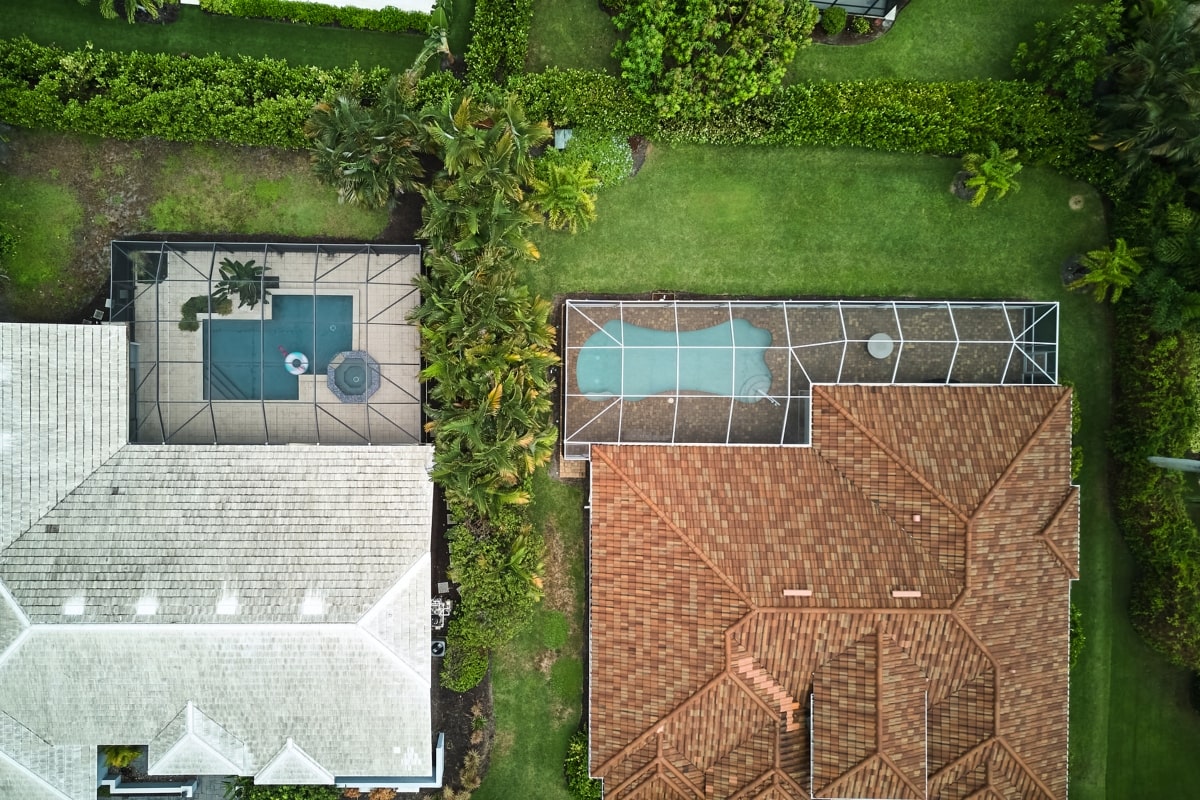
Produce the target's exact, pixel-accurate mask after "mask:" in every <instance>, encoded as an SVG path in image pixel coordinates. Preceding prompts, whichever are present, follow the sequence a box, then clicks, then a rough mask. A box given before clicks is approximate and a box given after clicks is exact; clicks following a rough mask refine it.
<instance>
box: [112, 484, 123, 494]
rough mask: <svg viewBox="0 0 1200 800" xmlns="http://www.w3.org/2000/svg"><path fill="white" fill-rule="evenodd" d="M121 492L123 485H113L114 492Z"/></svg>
mask: <svg viewBox="0 0 1200 800" xmlns="http://www.w3.org/2000/svg"><path fill="white" fill-rule="evenodd" d="M120 493H121V487H120V486H114V487H112V494H120Z"/></svg>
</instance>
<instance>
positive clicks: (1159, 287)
mask: <svg viewBox="0 0 1200 800" xmlns="http://www.w3.org/2000/svg"><path fill="white" fill-rule="evenodd" d="M1134 288H1135V290H1136V291H1137V295H1138V298H1139V299H1140V300H1141V301H1142V302H1143V303H1144V304H1145V305H1146V308H1147V309H1148V310H1149V312H1150V314H1149V321H1150V328H1151V329H1152V330H1153V331H1154V332H1155V333H1174V332H1177V331H1182V330H1194V329H1195V328H1196V327H1197V325H1198V324H1200V291H1196V290H1195V289H1189V288H1186V287H1185V286H1184V285H1183V284H1181V283H1180V282H1179V281H1178V280H1176V279H1175V278H1174V277H1173V276H1172V275H1171V274H1169V273H1168V271H1167V269H1166V268H1165V267H1163V266H1162V265H1156V266H1154V267H1153V268H1151V269H1149V270H1146V271H1145V272H1144V273H1143V274H1142V276H1141V277H1140V278H1138V281H1137V284H1136V286H1135V287H1134Z"/></svg>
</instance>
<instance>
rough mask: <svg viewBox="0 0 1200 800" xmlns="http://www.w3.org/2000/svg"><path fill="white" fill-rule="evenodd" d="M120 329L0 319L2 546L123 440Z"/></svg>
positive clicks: (125, 388)
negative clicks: (117, 365)
mask: <svg viewBox="0 0 1200 800" xmlns="http://www.w3.org/2000/svg"><path fill="white" fill-rule="evenodd" d="M125 339H126V334H125V327H124V326H109V325H26V324H12V323H0V489H3V491H0V547H2V546H4V545H6V544H8V543H9V542H11V541H12V540H13V539H15V538H16V537H17V536H19V535H20V534H21V533H23V532H24V531H25V530H26V529H27V528H28V527H29V526H30V525H32V524H33V522H34V521H35V520H36V519H37V518H38V517H40V516H42V515H43V514H45V513H46V512H47V511H49V510H50V509H51V508H53V507H54V504H55V503H57V502H58V501H59V500H61V499H62V498H63V497H65V496H66V495H67V494H68V493H70V492H71V491H72V490H74V489H75V487H76V486H78V485H79V482H80V481H82V480H83V479H84V478H85V477H87V476H88V475H90V474H91V473H92V472H93V471H94V470H95V469H96V468H97V467H98V466H100V465H101V464H103V463H104V462H105V461H106V460H107V459H108V458H109V457H110V456H112V455H113V453H115V452H117V450H119V449H120V448H121V447H123V446H124V445H125V443H126V442H127V441H128V437H127V435H126V431H127V428H128V422H129V371H128V370H127V369H113V368H112V365H114V364H127V363H128V352H127V350H126V347H127V344H126V340H125Z"/></svg>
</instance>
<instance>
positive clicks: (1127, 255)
mask: <svg viewBox="0 0 1200 800" xmlns="http://www.w3.org/2000/svg"><path fill="white" fill-rule="evenodd" d="M1149 252H1150V251H1149V250H1148V249H1147V248H1145V247H1130V246H1129V245H1128V244H1126V242H1125V240H1124V239H1120V238H1118V239H1117V240H1116V241H1115V242H1113V246H1112V247H1111V248H1107V247H1106V248H1104V249H1103V250H1092V251H1091V252H1088V253H1086V254H1084V256H1083V257H1082V258H1081V259H1080V260H1079V263H1080V265H1081V266H1083V267H1084V268H1086V269H1087V273H1086V274H1085V275H1084V276H1083V277H1082V278H1079V279H1078V280H1076V281H1074V282H1072V283H1071V284H1070V288H1072V289H1084V288H1087V287H1089V286H1090V287H1091V288H1092V297H1094V298H1095V299H1096V302H1097V303H1103V302H1104V301H1105V299H1109V298H1108V293H1109V291H1111V292H1112V297H1111V300H1112V302H1114V303H1115V302H1117V301H1118V300H1120V299H1121V294H1122V292H1124V291H1125V290H1126V289H1128V288H1129V287H1130V286H1132V285H1133V279H1134V277H1135V276H1136V275H1138V274H1139V273H1140V272H1141V271H1142V265H1141V264H1140V263H1139V262H1138V259H1139V258H1144V257H1145V256H1146V254H1147V253H1149Z"/></svg>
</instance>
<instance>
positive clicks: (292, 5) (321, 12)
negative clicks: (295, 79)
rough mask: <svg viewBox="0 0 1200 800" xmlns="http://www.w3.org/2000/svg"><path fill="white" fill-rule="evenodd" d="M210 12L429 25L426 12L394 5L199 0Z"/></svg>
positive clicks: (383, 27) (348, 23)
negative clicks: (358, 6)
mask: <svg viewBox="0 0 1200 800" xmlns="http://www.w3.org/2000/svg"><path fill="white" fill-rule="evenodd" d="M200 8H202V9H203V10H205V11H207V12H208V13H210V14H223V15H226V16H230V17H250V18H254V19H275V20H281V21H283V22H296V23H300V24H302V25H337V26H338V27H341V28H358V29H361V30H369V31H383V32H385V33H420V34H424V33H425V31H426V30H427V29H428V28H429V14H427V13H425V12H422V11H402V10H401V9H399V8H396V7H394V6H384V7H383V8H381V9H379V10H374V9H368V8H354V7H352V6H332V5H326V4H325V3H310V2H299V0H200Z"/></svg>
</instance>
